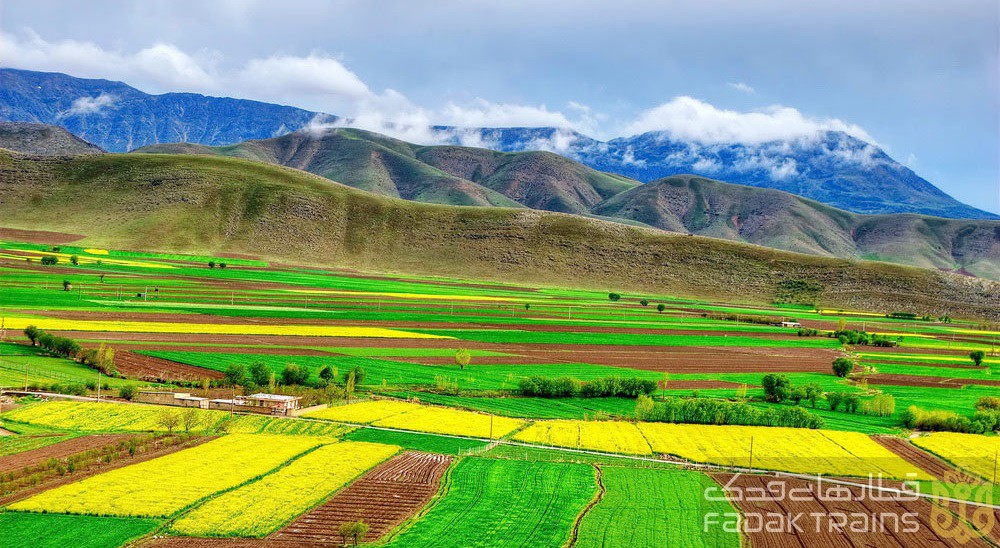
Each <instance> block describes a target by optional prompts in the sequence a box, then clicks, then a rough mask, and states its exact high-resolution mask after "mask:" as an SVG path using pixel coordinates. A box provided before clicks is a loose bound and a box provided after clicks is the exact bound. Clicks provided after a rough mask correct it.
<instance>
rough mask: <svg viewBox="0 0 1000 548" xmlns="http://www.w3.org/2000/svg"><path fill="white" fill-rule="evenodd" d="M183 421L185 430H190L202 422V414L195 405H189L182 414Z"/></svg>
mask: <svg viewBox="0 0 1000 548" xmlns="http://www.w3.org/2000/svg"><path fill="white" fill-rule="evenodd" d="M181 422H182V423H183V424H184V431H185V432H190V431H191V430H192V429H193V428H194V427H196V426H198V423H200V422H201V414H200V413H198V410H197V409H195V408H194V407H189V408H188V409H187V410H185V411H184V414H183V415H182V416H181Z"/></svg>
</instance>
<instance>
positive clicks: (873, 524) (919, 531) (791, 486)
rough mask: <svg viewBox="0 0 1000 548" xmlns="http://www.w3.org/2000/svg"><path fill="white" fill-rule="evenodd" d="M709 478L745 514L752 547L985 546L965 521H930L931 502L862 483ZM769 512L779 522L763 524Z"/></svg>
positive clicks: (738, 477) (726, 477)
mask: <svg viewBox="0 0 1000 548" xmlns="http://www.w3.org/2000/svg"><path fill="white" fill-rule="evenodd" d="M712 477H713V478H714V479H715V480H716V482H718V483H719V485H720V486H723V487H725V488H726V489H727V490H728V493H729V494H730V495H731V496H730V498H731V500H733V502H734V503H735V504H736V505H737V506H739V508H740V510H741V512H742V513H743V515H744V522H743V523H744V527H743V528H742V529H741V530H742V531H743V532H744V533H745V534H746V536H747V537H748V538H749V540H750V544H751V545H752V546H755V547H765V548H815V547H818V546H822V547H827V546H829V547H843V548H854V547H858V546H878V547H887V548H893V547H899V548H910V547H919V548H923V547H927V548H930V547H940V546H956V547H959V546H964V547H966V548H980V547H986V546H989V545H990V544H989V543H987V542H986V541H984V540H983V539H982V538H981V537H980V536H979V535H978V534H977V533H976V532H975V531H973V530H972V529H970V528H969V527H968V524H966V523H964V522H961V521H958V522H955V523H951V524H948V523H945V524H943V526H942V525H935V510H934V506H933V503H931V502H930V501H928V500H927V499H917V500H911V499H909V498H906V499H898V498H893V497H892V496H889V495H887V494H885V493H883V494H882V496H880V497H878V498H876V497H872V496H871V494H870V493H867V492H866V490H864V489H862V488H858V487H844V486H841V485H831V484H826V485H825V486H823V487H820V486H819V485H818V484H817V483H816V482H815V481H809V480H803V479H797V478H783V477H774V476H757V475H746V474H744V475H735V476H734V475H732V474H713V476H712ZM831 488H834V489H836V494H834V493H833V492H832V491H828V490H829V489H831ZM793 492H794V493H796V494H795V496H794V497H792V496H790V495H789V494H790V493H793ZM848 493H849V496H848ZM740 495H743V496H740ZM751 495H752V496H751ZM941 511H943V510H941ZM831 514H832V515H831ZM914 514H915V515H914ZM796 515H801V518H800V519H798V520H796V524H797V525H798V527H797V528H794V527H790V526H789V525H788V520H789V519H792V518H794V517H795V516H796ZM773 516H781V517H783V518H782V519H784V520H785V522H784V527H782V526H781V525H780V524H779V525H776V526H774V528H773V529H770V530H768V529H767V528H766V527H764V524H765V523H766V522H767V520H769V519H774V517H773ZM911 521H912V524H911ZM751 524H752V525H751ZM914 524H915V526H914ZM913 529H915V530H913ZM774 531H781V532H774ZM959 532H963V533H965V534H967V535H968V536H969V540H968V541H967V542H960V541H959V537H958V536H955V535H956V533H959ZM949 534H950V535H952V536H949Z"/></svg>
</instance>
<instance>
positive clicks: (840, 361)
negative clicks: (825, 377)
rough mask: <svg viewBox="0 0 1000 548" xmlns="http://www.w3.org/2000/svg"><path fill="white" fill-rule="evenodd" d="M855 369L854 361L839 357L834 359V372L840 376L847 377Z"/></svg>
mask: <svg viewBox="0 0 1000 548" xmlns="http://www.w3.org/2000/svg"><path fill="white" fill-rule="evenodd" d="M853 370H854V362H853V361H851V360H849V359H847V358H837V359H835V360H833V374H834V375H836V376H838V377H846V376H847V375H848V374H849V373H850V372H851V371H853Z"/></svg>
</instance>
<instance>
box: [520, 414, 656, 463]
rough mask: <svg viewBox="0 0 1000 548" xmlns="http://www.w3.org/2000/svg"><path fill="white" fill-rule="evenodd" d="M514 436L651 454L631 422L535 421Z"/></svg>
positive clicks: (646, 443) (615, 450)
mask: <svg viewBox="0 0 1000 548" xmlns="http://www.w3.org/2000/svg"><path fill="white" fill-rule="evenodd" d="M514 439H515V440H517V441H523V442H525V443H538V444H541V445H553V446H557V447H571V448H573V449H587V450H590V451H602V452H607V453H623V454H628V455H650V454H652V453H653V451H652V449H650V446H649V443H648V442H647V441H646V438H644V437H643V435H642V432H640V431H639V429H638V428H637V427H636V426H635V425H634V424H632V423H630V422H620V421H575V420H551V421H538V422H536V423H534V424H532V425H531V426H529V427H528V428H526V429H524V431H522V432H519V433H518V434H517V435H516V436H514Z"/></svg>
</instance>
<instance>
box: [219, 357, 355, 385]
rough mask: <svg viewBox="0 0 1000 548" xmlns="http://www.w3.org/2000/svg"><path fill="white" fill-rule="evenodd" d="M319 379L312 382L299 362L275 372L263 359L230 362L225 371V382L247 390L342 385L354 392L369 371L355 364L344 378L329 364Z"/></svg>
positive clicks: (319, 374)
mask: <svg viewBox="0 0 1000 548" xmlns="http://www.w3.org/2000/svg"><path fill="white" fill-rule="evenodd" d="M317 377H318V380H315V381H311V380H310V378H309V368H308V367H305V366H302V365H299V364H297V363H287V364H285V367H284V369H282V370H281V373H280V374H278V375H275V374H274V371H272V370H271V368H270V367H268V365H267V364H266V363H264V362H262V361H255V362H253V363H251V364H250V365H249V367H248V366H246V365H243V364H233V365H230V366H229V367H228V368H227V369H226V372H225V382H226V384H227V385H229V386H241V387H243V388H244V389H245V390H247V391H253V390H256V389H257V388H261V387H268V388H271V389H273V388H274V387H275V386H276V385H278V384H279V383H280V384H282V385H285V386H312V387H319V388H322V387H325V386H327V385H341V386H344V387H345V388H347V389H348V391H349V392H353V391H354V387H355V386H357V385H359V384H361V383H362V382H363V381H364V379H365V370H364V369H362V368H361V367H354V368H353V369H350V370H349V371H347V372H346V374H345V375H344V377H343V379H341V378H340V374H339V372H338V371H337V368H335V367H331V366H329V365H325V366H323V367H322V368H320V370H319V373H318V376H317Z"/></svg>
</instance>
